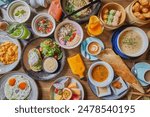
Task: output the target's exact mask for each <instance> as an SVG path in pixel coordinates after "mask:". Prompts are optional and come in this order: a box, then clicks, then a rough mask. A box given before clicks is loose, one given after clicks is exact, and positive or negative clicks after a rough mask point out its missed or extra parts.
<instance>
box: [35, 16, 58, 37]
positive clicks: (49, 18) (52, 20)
mask: <svg viewBox="0 0 150 117" xmlns="http://www.w3.org/2000/svg"><path fill="white" fill-rule="evenodd" d="M43 18H47V19H48V20H50V21H51V22H52V23H53V28H52V30H51V32H49V33H48V34H44V33H40V32H39V31H38V30H37V21H39V20H41V19H43ZM55 27H56V22H55V20H54V18H53V17H52V16H51V15H49V14H48V13H39V14H38V15H36V16H35V17H34V18H33V20H32V30H33V32H34V33H35V34H36V35H37V36H40V37H48V36H50V35H51V34H52V33H53V32H54V30H55Z"/></svg>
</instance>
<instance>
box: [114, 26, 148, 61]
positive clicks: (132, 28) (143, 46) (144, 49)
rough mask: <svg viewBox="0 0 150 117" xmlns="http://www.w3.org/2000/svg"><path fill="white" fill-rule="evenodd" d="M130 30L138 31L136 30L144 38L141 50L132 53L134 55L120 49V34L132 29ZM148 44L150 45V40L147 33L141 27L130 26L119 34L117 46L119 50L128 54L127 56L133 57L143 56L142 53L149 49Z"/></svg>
mask: <svg viewBox="0 0 150 117" xmlns="http://www.w3.org/2000/svg"><path fill="white" fill-rule="evenodd" d="M130 30H134V31H136V32H137V33H138V34H139V35H140V36H141V38H142V47H141V49H140V51H139V52H137V53H134V54H132V55H127V54H125V53H124V52H123V51H122V50H121V49H120V45H119V39H120V36H121V35H122V34H123V33H124V32H126V31H130ZM148 45H149V40H148V37H147V35H146V33H145V32H144V31H143V30H142V29H140V28H138V27H128V28H126V29H124V30H123V31H122V32H121V33H120V34H119V35H118V39H117V47H118V49H119V51H120V52H121V53H123V54H125V55H127V56H129V57H133V58H134V57H138V56H141V55H142V54H144V53H145V51H146V50H147V49H148Z"/></svg>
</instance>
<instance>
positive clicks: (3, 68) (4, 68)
mask: <svg viewBox="0 0 150 117" xmlns="http://www.w3.org/2000/svg"><path fill="white" fill-rule="evenodd" d="M6 41H10V42H12V43H14V44H16V45H17V46H18V59H17V61H15V62H14V63H12V64H9V65H4V64H3V63H1V62H0V74H4V73H7V72H9V71H11V70H13V69H14V68H15V67H16V66H17V65H18V63H19V61H20V59H21V45H20V43H19V41H18V40H16V39H12V38H10V37H8V36H5V34H4V33H3V32H0V43H3V42H6Z"/></svg>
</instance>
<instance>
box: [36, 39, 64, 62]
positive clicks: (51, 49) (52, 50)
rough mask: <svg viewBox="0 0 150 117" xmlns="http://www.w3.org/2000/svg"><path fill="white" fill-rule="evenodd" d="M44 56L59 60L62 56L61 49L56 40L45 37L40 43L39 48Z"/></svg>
mask: <svg viewBox="0 0 150 117" xmlns="http://www.w3.org/2000/svg"><path fill="white" fill-rule="evenodd" d="M39 50H40V51H41V52H42V54H43V55H44V56H45V57H55V59H57V60H59V59H61V58H62V50H61V48H60V47H59V45H58V44H56V42H53V41H52V40H51V39H47V40H45V41H44V42H42V43H41V44H40V49H39Z"/></svg>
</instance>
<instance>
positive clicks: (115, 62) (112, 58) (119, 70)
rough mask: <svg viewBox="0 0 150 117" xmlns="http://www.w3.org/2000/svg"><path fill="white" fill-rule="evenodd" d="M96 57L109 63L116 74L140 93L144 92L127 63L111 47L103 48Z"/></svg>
mask: <svg viewBox="0 0 150 117" xmlns="http://www.w3.org/2000/svg"><path fill="white" fill-rule="evenodd" d="M98 58H99V59H100V60H102V61H105V62H107V63H109V64H110V65H111V66H112V68H113V69H114V72H115V73H116V75H118V76H120V77H122V78H123V80H125V81H126V82H128V83H129V84H130V85H131V86H132V87H133V88H135V89H136V90H138V91H139V92H141V93H144V90H143V87H142V86H141V84H140V83H139V82H138V80H137V79H136V78H135V76H134V75H133V74H132V73H131V71H130V69H129V68H128V67H127V65H126V64H125V63H124V62H123V60H122V59H121V57H120V56H118V55H116V54H115V53H114V51H113V50H112V49H105V50H103V51H102V52H101V53H100V55H98Z"/></svg>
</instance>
